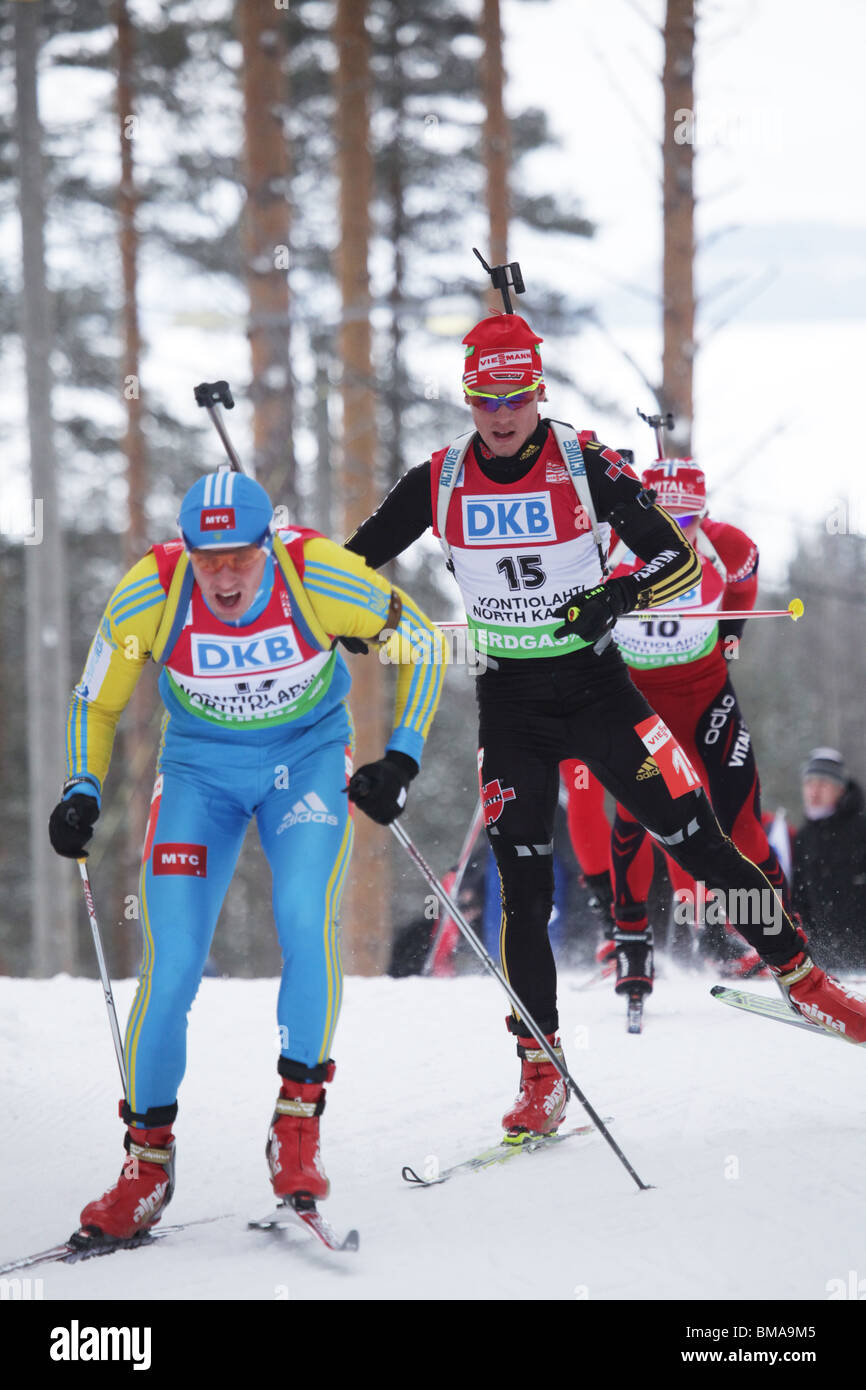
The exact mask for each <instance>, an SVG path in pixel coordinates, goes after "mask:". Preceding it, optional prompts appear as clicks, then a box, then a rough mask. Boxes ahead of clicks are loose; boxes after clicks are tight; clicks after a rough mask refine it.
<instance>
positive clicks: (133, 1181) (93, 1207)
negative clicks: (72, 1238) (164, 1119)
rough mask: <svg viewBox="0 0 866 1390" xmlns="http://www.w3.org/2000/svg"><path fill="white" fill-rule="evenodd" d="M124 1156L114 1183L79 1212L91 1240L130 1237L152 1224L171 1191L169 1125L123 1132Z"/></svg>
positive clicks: (171, 1156) (82, 1229)
mask: <svg viewBox="0 0 866 1390" xmlns="http://www.w3.org/2000/svg"><path fill="white" fill-rule="evenodd" d="M124 1147H125V1149H126V1152H127V1155H128V1157H127V1159H126V1162H125V1163H124V1165H123V1168H122V1170H121V1173H120V1177H119V1178H118V1180H117V1182H116V1183H115V1185H114V1187H112V1188H110V1189H109V1190H108V1192H106V1193H104V1194H103V1196H101V1197H100V1198H99V1200H98V1201H96V1202H89V1203H88V1204H87V1206H86V1207H85V1208H84V1210H83V1211H82V1213H81V1231H82V1233H83V1235H85V1236H87V1237H88V1238H89V1239H91V1240H96V1241H99V1240H106V1241H115V1240H131V1239H132V1238H133V1237H135V1236H138V1235H140V1234H141V1233H142V1232H143V1231H146V1230H147V1229H148V1227H149V1226H155V1225H156V1224H157V1222H158V1221H159V1220H160V1218H161V1216H162V1213H163V1211H164V1210H165V1208H166V1207H167V1206H168V1204H169V1202H170V1201H171V1198H172V1194H173V1192H174V1135H173V1134H172V1132H171V1125H170V1124H168V1125H161V1126H159V1127H158V1128H154V1129H139V1128H138V1127H136V1126H135V1125H130V1126H129V1127H128V1129H127V1132H126V1135H125V1136H124Z"/></svg>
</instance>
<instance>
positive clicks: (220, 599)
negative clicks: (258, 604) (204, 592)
mask: <svg viewBox="0 0 866 1390" xmlns="http://www.w3.org/2000/svg"><path fill="white" fill-rule="evenodd" d="M216 601H217V603H218V604H219V606H220V608H237V606H238V604H239V603H240V601H241V591H240V589H233V590H232V592H231V593H230V594H217V595H216Z"/></svg>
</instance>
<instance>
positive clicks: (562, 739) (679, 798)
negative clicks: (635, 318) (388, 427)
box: [346, 420, 802, 1034]
mask: <svg viewBox="0 0 866 1390" xmlns="http://www.w3.org/2000/svg"><path fill="white" fill-rule="evenodd" d="M579 438H580V441H581V445H582V453H583V460H584V464H585V468H586V475H587V480H588V483H589V488H590V492H591V495H592V500H593V503H594V506H595V510H596V514H597V518H598V521H599V523H608V524H609V525H610V526H611V527H612V528H613V529H614V530H615V531H616V533H617V535H619V536H620V537H621V538H622V539H623V540H624V541H625V543H626V544H627V545H628V546H629V548H630V549H631V550H633V551H634V552H635V554H637V555H639V556H640V557H641V558H642V559H644V560H645V561H646V564H645V567H644V569H643V570H641V571H638V572H637V573H636V574H635V575H632V576H630V577H629V578H628V579H626V580H617V581H616V582H617V584H621V585H622V584H625V585H626V586H628V587H627V589H626V590H623V591H622V592H623V594H624V596H625V597H626V598H627V600H628V609H629V610H633V609H635V608H644V607H648V606H652V605H653V604H654V603H655V604H657V603H661V602H666V601H669V600H671V599H673V598H676V597H677V595H678V594H679V593H681V592H684V591H686V590H688V589H689V588H691V587H692V586H693V585H694V584H695V583H696V582H697V580H698V578H699V575H700V566H699V561H698V557H697V555H696V554H695V552H694V550H693V549H692V547H691V546H690V545H689V543H688V542H687V541H686V539H685V537H684V536H683V534H682V532H681V531H680V529H679V527H678V526H677V525H676V524H675V522H674V521H672V519H671V518H670V517H669V516H668V514H667V513H666V512H664V511H663V510H662V509H661V508H659V507H657V506H655V505H654V504H653V502H652V498H651V496H650V495H649V494H647V493H646V492H645V491H644V489H642V487H641V484H640V482H639V480H638V479H637V478H636V477H635V475H634V473H633V472H632V471H631V469H630V468H629V467H628V465H627V464H626V463H625V462H624V461H623V460H622V459H621V458H620V457H619V455H617V454H616V453H615V452H614V451H613V450H611V449H607V448H605V446H604V445H603V444H601V443H599V442H598V441H596V440H595V438H594V436H593V435H591V434H581V435H580V436H579ZM444 454H445V451H444V450H443V451H441V452H440V453H439V454H435V455H434V456H433V459H432V460H430V461H428V462H427V463H423V464H420V465H418V466H417V467H415V468H412V469H411V470H410V471H409V472H408V473H406V474H404V476H403V477H402V478H401V479H400V481H399V482H398V483H397V484H396V486H395V487H394V488H393V489H392V490H391V492H390V493H389V494H388V495H387V497H386V498H385V499H384V500H383V502H382V503H381V505H380V506H379V508H378V509H377V510H376V511H375V512H374V513H373V514H372V515H371V516H370V517H369V518H367V520H366V521H364V522H363V523H362V524H361V525H360V526H359V527H358V529H357V530H356V531H355V532H354V534H353V535H352V536H351V537H350V539H349V540H348V541H347V542H346V544H347V546H348V548H349V549H350V550H353V551H355V552H356V553H357V554H359V555H362V556H363V557H364V559H365V560H366V561H367V563H368V564H370V565H371V566H373V567H374V568H378V567H379V566H381V565H384V564H386V563H387V562H388V561H389V560H392V559H393V558H394V557H395V556H397V555H399V554H400V553H401V552H402V551H404V550H405V549H406V548H407V547H408V546H409V545H411V544H412V542H413V541H415V540H417V539H418V537H419V536H421V535H423V533H424V532H425V531H426V530H427V529H428V528H429V527H431V526H433V527H434V529H435V528H436V506H435V500H434V499H435V497H436V481H437V474H436V470H437V468H441V466H442V459H443V457H444ZM466 457H467V467H468V465H469V464H470V463H471V467H472V470H473V477H475V478H476V479H480V480H482V481H483V483H484V486H486V487H487V488H488V489H489V492H490V494H491V496H492V497H495V498H497V499H508V498H509V497H510V496H511V495H515V496H518V495H519V496H521V497H527V496H532V497H538V496H542V495H543V490H544V488H545V486H548V487H550V486H551V484H550V483H548V484H545V479H546V478H547V479H555V480H556V484H555V485H558V484H559V483H560V482H561V480H562V474H561V472H560V473H558V472H557V469H558V468H559V469H560V470H561V466H562V464H561V457H560V454H559V449H558V446H557V443H556V440H555V438H554V436H553V432H552V430H551V429H550V428H549V424H548V421H547V420H541V421H540V422H539V425H538V427H537V429H536V431H535V433H534V434H533V435H532V436H531V438H530V439H529V440H528V441H526V442H525V443H524V445H523V446H522V447H521V450H520V451H519V454H518V455H516V456H514V457H512V458H509V459H502V458H495V457H493V456H491V455H490V454H489V453H488V451H487V450H486V448H485V447H484V445H483V443H482V441H481V439H480V437H479V436H478V435H476V436H475V437H474V439H473V441H472V444H471V445H470V452H469V454H467V456H466ZM545 469H546V472H545ZM565 483H566V485H568V486H570V484H569V482H568V475H567V474H565ZM456 505H457V504H456V498H455V499H454V500H453V501H452V506H451V511H449V518H450V516H451V512H453V511H454V510H455V509H456ZM575 526H576V523H575ZM586 529H587V530H588V525H587V528H586ZM570 539H573V536H572V537H571V538H570ZM586 541H587V544H589V545H591V544H592V542H591V540H590V538H589V537H588V536H587V537H586ZM470 549H471V547H470ZM516 553H517V555H518V558H519V554H520V551H519V549H518V550H517V552H516ZM532 559H533V560H534V559H535V556H533V557H532ZM499 563H500V565H502V564H503V563H504V562H503V561H500V562H499ZM526 568H527V575H528V578H527V587H529V586H530V585H531V584H534V583H535V582H536V581H535V577H534V570H533V566H532V565H529V566H527V567H526ZM507 572H508V573H509V576H510V577H514V578H515V581H517V580H519V572H518V569H517V566H516V565H515V566H514V567H513V570H511V571H507ZM576 589H577V585H576V584H575V585H574V586H573V587H572V590H571V592H572V593H574V592H576ZM564 597H567V595H566V596H564ZM525 601H527V602H528V599H527V600H525ZM521 631H525V629H521ZM476 693H477V700H478V709H479V736H478V743H479V777H480V784H481V790H482V800H483V801H484V802H485V804H486V805H487V814H486V816H485V823H486V829H487V834H488V837H489V841H490V845H491V847H492V849H493V853H494V855H495V858H496V863H497V866H498V869H499V874H500V879H501V883H502V926H501V933H500V954H501V961H502V968H503V971H504V973H505V974H506V977H507V979H508V980H509V983H510V984H511V986H512V988H513V989H514V991H515V993H516V994H517V995H518V997H519V998H520V999H521V1000H522V1001H523V1003H524V1005H525V1007H526V1009H527V1011H528V1012H530V1013H531V1014H532V1015H533V1017H534V1019H535V1021H536V1023H537V1024H538V1025H539V1026H540V1028H541V1030H542V1031H543V1032H544V1033H546V1034H550V1033H554V1032H555V1031H556V1030H557V1028H558V1026H559V1019H558V1013H557V1001H556V967H555V962H554V957H553V952H552V950H551V947H550V942H549V939H548V932H547V927H548V922H549V920H550V915H551V910H552V906H553V860H552V841H553V827H554V816H555V812H556V807H557V801H558V791H559V778H560V763H562V762H563V761H565V760H567V759H580V760H581V761H582V762H584V763H586V765H587V766H588V767H589V769H590V771H591V772H592V773H593V774H594V775H595V776H596V777H597V778H598V779H599V780H600V781H601V782H602V783H603V785H604V786H605V787H606V788H607V789H608V791H609V792H611V794H612V795H613V796H614V797H615V798H616V800H617V801H618V802H619V803H620V804H621V805H623V806H624V807H626V808H627V809H628V810H629V812H630V813H631V814H632V815H634V816H635V817H636V818H637V819H638V820H639V821H640V822H641V824H643V825H645V826H646V827H647V829H648V830H649V831H650V832H651V834H653V836H654V837H655V838H656V839H657V840H658V841H659V843H660V844H661V845H663V846H664V848H665V849H666V850H667V851H668V852H669V853H670V854H671V855H672V856H673V858H674V859H675V860H676V861H677V862H678V863H679V864H680V865H682V867H683V868H684V870H685V871H686V872H687V873H688V874H690V875H691V877H693V878H695V879H702V880H703V881H704V882H705V883H706V884H707V886H708V887H712V888H717V889H720V890H721V891H723V892H726V891H734V890H739V891H740V892H741V893H742V892H743V890H745V893H746V894H747V895H748V901H749V902H750V903H751V902H752V901H754V902H755V903H756V904H757V903H758V902H759V901H761V899H762V894H763V893H764V891H765V890H768V889H769V886H770V885H769V884H768V882H767V879H766V878H765V877H764V875H763V874H762V873H761V872H760V870H759V869H758V868H757V867H756V866H755V865H754V864H752V863H751V862H750V861H748V860H747V859H745V858H744V857H743V856H742V855H741V854H740V853H739V851H738V850H737V849H736V848H735V846H734V844H733V842H732V841H731V840H730V839H729V838H728V837H727V836H726V835H724V834H723V832H722V830H721V829H720V827H719V824H718V822H717V820H716V818H715V816H714V815H713V812H712V808H711V806H710V803H709V801H708V799H707V797H706V795H705V793H704V792H703V790H701V789H700V785H699V780H698V778H697V776H696V775H695V774H694V773H692V774H691V776H690V774H689V772H688V770H687V769H688V766H689V765H688V759H687V758H686V757H685V754H682V755H681V756H680V754H681V750H679V748H678V745H677V744H676V742H675V741H674V740H673V739H672V738H671V737H670V735H669V734H668V731H667V730H666V729H665V728H664V725H663V724H662V721H660V720H659V719H658V717H657V716H656V715H655V713H654V711H653V710H652V709H651V707H650V705H649V704H648V703H647V701H646V700H645V699H644V697H643V696H642V695H641V694H640V693H639V692H638V690H637V689H636V688H635V686H634V685H633V683H632V681H631V679H630V678H629V674H628V669H627V667H626V666H625V663H624V662H623V660H622V658H621V657H620V655H619V652H618V651H617V649H616V647H615V645H614V644H613V643H612V642H611V643H610V644H609V645H608V646H607V647H606V648H605V649H604V650H603V651H602V652H601V653H600V654H597V653H596V651H595V650H594V649H593V647H591V646H583V647H581V648H580V649H578V650H569V651H565V652H563V653H562V654H551V655H546V656H529V657H514V658H508V657H503V656H499V655H498V653H497V654H496V655H495V658H494V659H492V660H490V663H489V665H488V667H487V669H486V670H484V671H483V672H482V674H481V675H479V676H478V678H477V681H476ZM659 726H661V728H659ZM665 735H667V737H665ZM673 750H676V755H677V756H675V757H673V758H672V752H673ZM648 763H656V764H657V765H658V768H659V775H654V776H646V775H641V774H645V772H646V768H647V766H648ZM684 765H685V770H684ZM692 779H693V780H692ZM750 890H757V892H756V893H754V894H752V893H751V891H750ZM740 931H741V933H742V934H743V935H744V936H745V937H746V939H747V940H748V941H749V942H750V943H751V944H752V945H754V946H755V948H756V949H757V950H758V952H759V953H760V954H761V956H763V958H764V959H765V960H767V961H768V962H770V963H771V964H778V965H782V964H784V963H786V962H787V961H788V960H790V959H791V957H792V956H793V955H795V954H796V953H797V952H798V951H799V950H801V949H802V941H801V938H800V937H799V936H798V935H797V933H796V932H795V929H794V926H793V924H792V923H791V921H790V919H789V918H788V917H787V915H783V916H782V919H781V922H780V921H779V920H778V919H776V920H774V922H773V923H772V924H771V925H770V926H769V927H768V928H767V929H766V930H765V928H764V927H763V926H762V924H761V921H760V919H759V912H758V911H757V910H756V913H755V920H754V921H753V922H750V923H746V924H743V925H741V926H740ZM767 931H772V933H773V934H772V935H768V934H767ZM515 1031H516V1030H515Z"/></svg>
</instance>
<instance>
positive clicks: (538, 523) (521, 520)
mask: <svg viewBox="0 0 866 1390" xmlns="http://www.w3.org/2000/svg"><path fill="white" fill-rule="evenodd" d="M463 534H464V536H465V538H466V542H467V544H471V543H473V542H474V544H475V545H501V544H502V542H503V541H512V542H513V541H543V540H554V539H555V538H556V531H555V529H554V525H553V512H552V509H551V505H550V494H549V493H547V492H523V493H518V494H517V496H514V495H509V496H508V497H491V496H489V495H488V496H486V497H464V498H463Z"/></svg>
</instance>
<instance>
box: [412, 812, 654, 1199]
mask: <svg viewBox="0 0 866 1390" xmlns="http://www.w3.org/2000/svg"><path fill="white" fill-rule="evenodd" d="M390 829H391V831H392V833H393V834H394V835H395V836H396V838H397V839H398V840H399V841H400V844H401V845H402V846H403V848H404V849H405V850H406V853H407V854H408V855H409V857H410V859H411V860H412V861H413V863H414V864H415V865H416V867H417V868H418V869H419V870H420V872H421V873H422V875H423V876H424V878H426V880H427V882H428V883H429V885H430V887H431V888H432V889H433V891H434V893H435V894H436V896H437V898H438V899H439V901H440V902H441V903H442V904H443V906H445V907H446V908H447V909H448V911H449V912H450V913H451V916H452V917H453V918H454V921H455V922H456V923H457V926H458V927H459V928H460V931H461V932H462V933H463V936H464V937H465V939H466V941H468V943H469V945H470V946H471V947H472V949H473V951H474V952H475V954H476V956H477V957H478V959H479V960H480V961H481V963H482V965H483V966H484V968H485V969H486V970H488V971H489V972H490V974H491V975H494V976H495V977H496V979H497V980H498V981H499V983H500V985H501V986H502V988H503V989H504V990H505V993H506V994H507V995H508V997H509V999H510V1000H511V1002H512V1004H513V1005H514V1007H515V1009H516V1010H517V1012H518V1013H519V1015H520V1017H521V1018H522V1019H523V1021H524V1022H525V1023H526V1025H527V1027H528V1028H529V1030H530V1032H531V1033H532V1035H533V1037H534V1038H535V1041H536V1042H537V1043H538V1046H539V1047H540V1048H541V1050H542V1052H543V1053H544V1054H545V1056H546V1057H547V1058H548V1061H550V1062H551V1063H552V1064H553V1066H554V1067H555V1068H556V1070H557V1071H558V1072H559V1075H560V1076H561V1077H562V1079H563V1081H564V1082H565V1084H566V1086H567V1087H568V1088H569V1090H570V1091H571V1092H572V1094H573V1095H574V1096H575V1098H576V1099H577V1100H579V1101H580V1104H581V1105H582V1106H583V1108H584V1110H585V1111H586V1113H587V1114H588V1115H589V1117H590V1119H591V1120H592V1122H593V1124H594V1125H595V1127H596V1129H598V1130H599V1131H600V1132H601V1134H602V1135H603V1137H604V1139H605V1140H606V1141H607V1143H608V1144H609V1145H610V1147H611V1148H612V1149H613V1151H614V1153H615V1154H616V1156H617V1158H618V1159H619V1161H620V1163H622V1165H623V1167H624V1168H625V1169H626V1171H627V1172H628V1174H629V1176H630V1177H632V1178H633V1179H634V1181H635V1183H636V1184H637V1186H638V1188H639V1189H640V1191H641V1192H646V1191H647V1189H648V1188H649V1187H651V1186H652V1184H651V1183H645V1182H642V1181H641V1179H640V1178H639V1177H638V1175H637V1173H636V1172H635V1170H634V1168H633V1167H632V1165H631V1164H630V1163H629V1161H628V1159H627V1158H626V1156H625V1154H624V1153H623V1151H622V1149H621V1148H620V1147H619V1145H618V1144H617V1142H616V1140H615V1139H614V1137H613V1135H612V1134H611V1133H610V1130H609V1129H608V1128H607V1126H606V1125H605V1123H604V1120H602V1118H601V1116H600V1115H599V1114H597V1112H596V1111H595V1110H594V1108H593V1107H592V1105H590V1103H589V1101H588V1100H587V1098H586V1096H585V1095H584V1094H583V1092H582V1091H581V1089H580V1087H579V1086H578V1084H577V1082H576V1081H575V1079H574V1077H573V1076H572V1075H571V1072H570V1071H569V1070H568V1068H567V1067H566V1066H565V1065H564V1063H563V1062H561V1061H560V1060H559V1058H558V1057H557V1055H556V1053H555V1052H554V1050H553V1048H552V1047H551V1045H550V1043H549V1042H548V1041H547V1038H546V1037H545V1036H544V1034H543V1033H542V1031H541V1029H540V1028H539V1026H538V1024H537V1023H536V1022H535V1020H534V1019H533V1017H532V1015H531V1014H529V1013H528V1012H527V1010H526V1009H525V1008H524V1006H523V1004H522V1003H521V1001H520V999H519V998H518V996H517V995H516V994H515V992H514V990H513V989H512V988H511V985H510V984H509V983H508V981H507V980H506V978H505V976H504V975H503V974H502V971H501V970H500V969H499V968H498V966H496V965H495V964H494V962H493V961H492V960H491V958H490V956H489V955H488V953H487V952H486V951H485V949H484V947H483V946H482V945H481V942H480V941H478V939H477V938H476V936H475V933H474V932H473V931H472V928H471V927H470V926H469V924H468V922H467V921H466V919H465V917H464V916H463V914H462V912H461V911H460V909H459V908H458V906H457V904H456V903H455V902H454V901H453V899H452V898H451V896H450V894H448V893H447V892H446V890H445V889H444V888H443V886H442V884H441V883H440V882H439V880H438V879H437V878H436V875H435V874H434V873H433V870H432V869H431V868H430V867H429V866H428V864H427V863H426V861H425V860H424V859H423V857H422V856H421V854H420V853H419V852H418V850H417V848H416V847H415V845H414V844H413V843H412V841H411V840H410V838H409V836H408V835H407V834H406V831H405V830H404V829H403V827H402V826H401V825H400V824H399V822H398V821H392V822H391V825H390Z"/></svg>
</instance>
